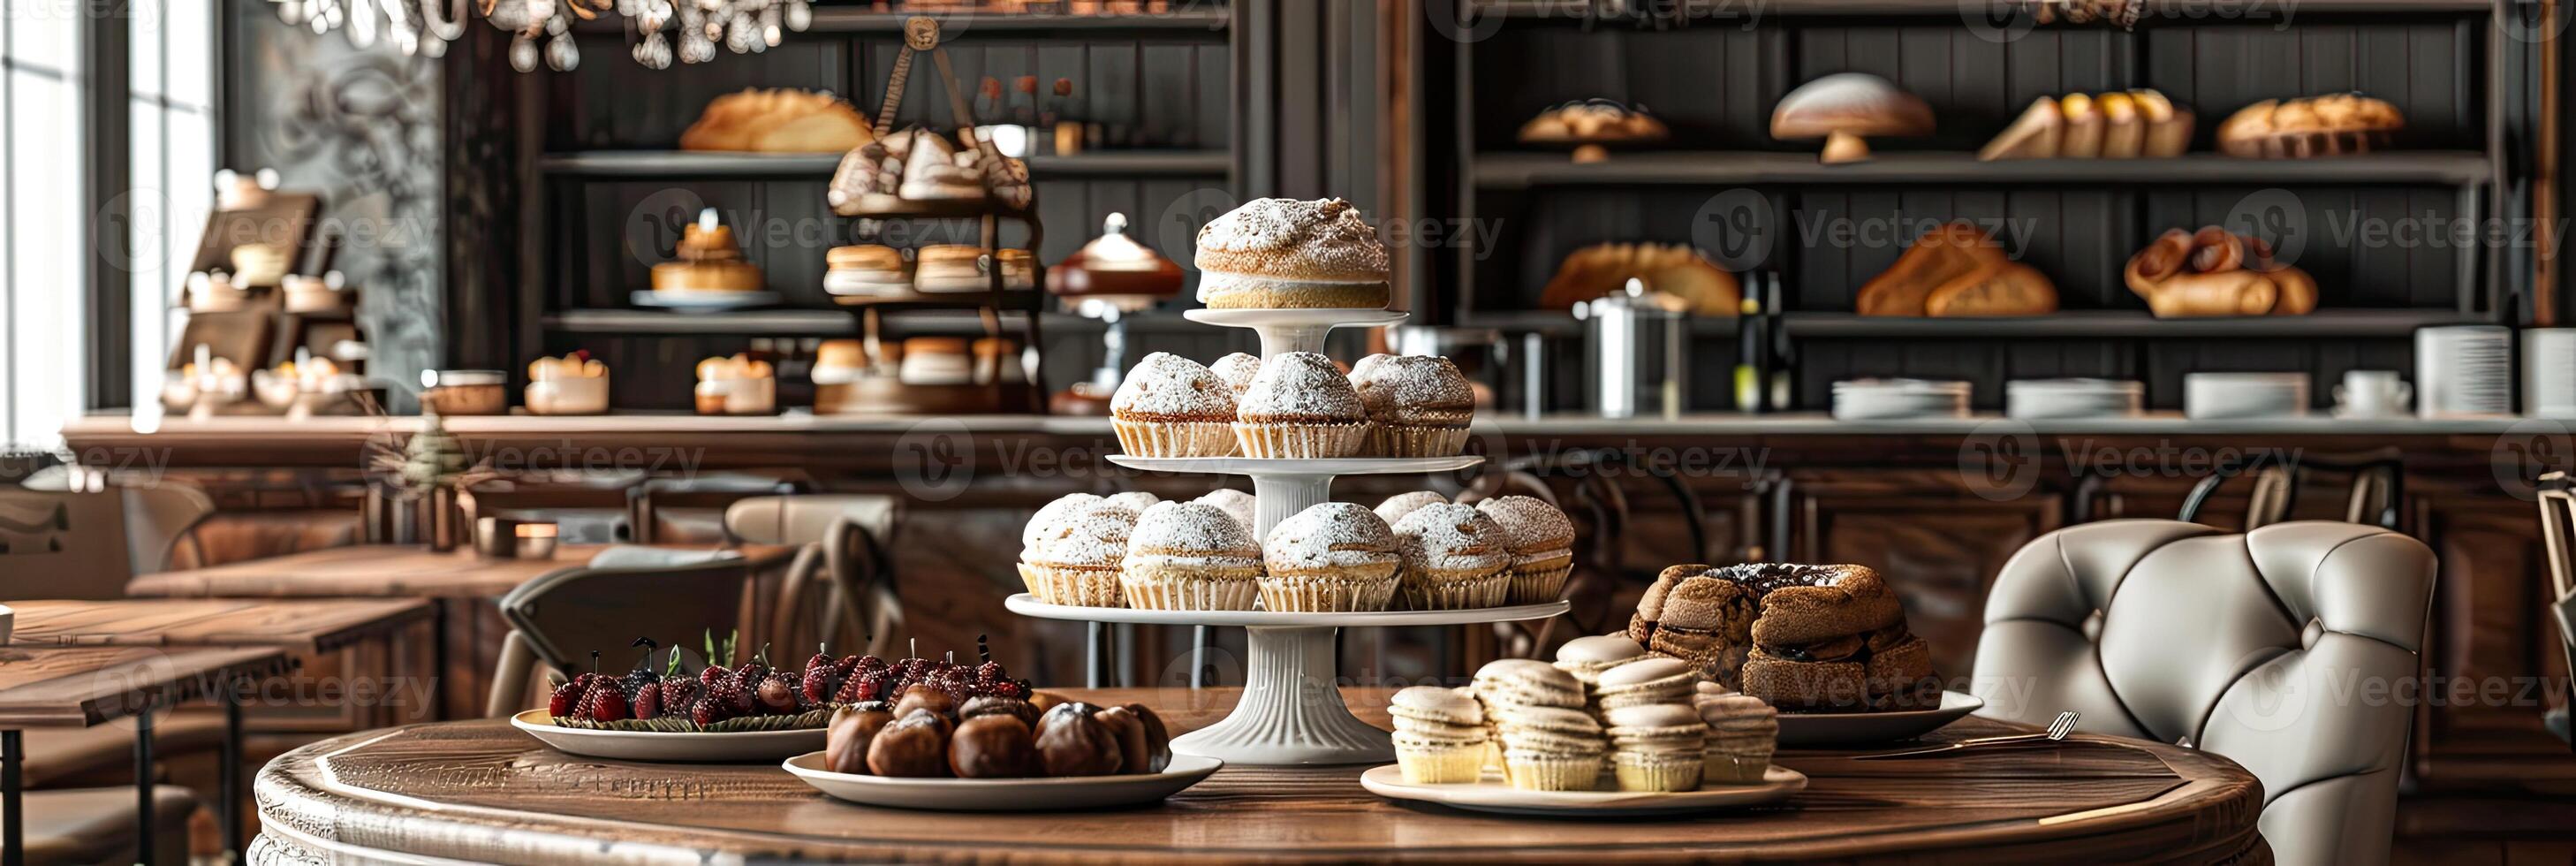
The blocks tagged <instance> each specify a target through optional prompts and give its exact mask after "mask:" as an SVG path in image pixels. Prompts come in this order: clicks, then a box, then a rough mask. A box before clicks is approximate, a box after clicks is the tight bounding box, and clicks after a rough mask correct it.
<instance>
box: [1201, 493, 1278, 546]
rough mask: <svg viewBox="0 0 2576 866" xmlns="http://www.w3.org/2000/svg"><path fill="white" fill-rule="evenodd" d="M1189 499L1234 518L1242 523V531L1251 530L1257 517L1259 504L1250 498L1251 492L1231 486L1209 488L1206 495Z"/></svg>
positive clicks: (1256, 540)
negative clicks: (1214, 507)
mask: <svg viewBox="0 0 2576 866" xmlns="http://www.w3.org/2000/svg"><path fill="white" fill-rule="evenodd" d="M1190 501H1192V502H1196V503H1199V504H1202V505H1214V506H1216V509H1217V510H1218V511H1223V512H1225V513H1226V516H1228V517H1232V518H1234V522H1236V523H1240V524H1243V531H1245V532H1251V531H1253V527H1254V526H1255V525H1256V523H1255V521H1256V520H1258V518H1259V508H1260V505H1261V503H1260V501H1259V500H1256V499H1254V498H1252V494H1249V493H1245V492H1243V491H1241V490H1236V489H1234V488H1232V487H1221V488H1218V489H1215V490H1210V491H1208V493H1207V495H1206V496H1201V497H1199V498H1197V499H1193V500H1190ZM1253 540H1254V541H1255V542H1256V543H1257V542H1259V541H1260V539H1258V538H1255V539H1253Z"/></svg>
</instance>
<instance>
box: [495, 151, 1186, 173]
mask: <svg viewBox="0 0 2576 866" xmlns="http://www.w3.org/2000/svg"><path fill="white" fill-rule="evenodd" d="M1028 163H1029V176H1030V177H1031V178H1033V179H1037V180H1046V179H1049V178H1058V177H1216V178H1221V177H1224V176H1225V175H1226V173H1227V172H1228V171H1231V170H1232V169H1233V167H1234V156H1233V154H1232V153H1230V152H1228V151H1223V150H1104V151H1095V152H1091V153H1082V154H1074V155H1071V156H1033V157H1029V158H1028ZM840 164H841V155H840V154H837V153H728V152H720V151H692V150H582V151H572V152H568V153H551V154H547V155H545V156H544V157H542V158H539V159H538V160H537V168H538V170H540V171H543V172H545V173H547V174H550V175H556V176H561V177H645V178H657V179H678V178H723V177H809V178H828V177H831V176H832V171H833V169H836V168H838V167H840Z"/></svg>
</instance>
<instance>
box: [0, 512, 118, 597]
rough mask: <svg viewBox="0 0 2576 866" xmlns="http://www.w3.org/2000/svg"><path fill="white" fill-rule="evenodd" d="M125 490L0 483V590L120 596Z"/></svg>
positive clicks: (0, 592)
mask: <svg viewBox="0 0 2576 866" xmlns="http://www.w3.org/2000/svg"><path fill="white" fill-rule="evenodd" d="M129 556H130V554H129V552H128V548H127V546H126V531H125V508H124V503H123V495H122V494H120V493H118V492H117V491H112V490H111V491H105V492H91V493H66V492H59V491H47V490H27V489H23V488H0V598H68V599H92V600H94V599H109V598H123V597H125V582H126V581H127V580H128V579H130V578H132V577H133V576H134V566H133V563H132V562H131V561H130V559H129Z"/></svg>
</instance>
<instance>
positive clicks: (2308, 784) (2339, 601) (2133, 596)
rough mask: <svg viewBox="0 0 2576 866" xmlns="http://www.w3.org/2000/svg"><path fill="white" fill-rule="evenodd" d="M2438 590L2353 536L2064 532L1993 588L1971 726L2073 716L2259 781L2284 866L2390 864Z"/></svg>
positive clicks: (2365, 535) (2426, 552) (2396, 544)
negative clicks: (2215, 761) (1978, 719)
mask: <svg viewBox="0 0 2576 866" xmlns="http://www.w3.org/2000/svg"><path fill="white" fill-rule="evenodd" d="M2433 571H2434V559H2433V552H2432V550H2431V549H2429V548H2426V547H2425V546H2424V544H2423V543H2422V542H2419V541H2416V540H2415V539H2412V538H2409V537H2407V536H2404V535H2400V534H2398V533H2395V532H2390V531H2388V530H2385V529H2379V528H2376V527H2369V526H2359V525H2354V524H2349V523H2332V522H2315V521H2309V522H2297V523H2282V524H2275V525H2272V526H2266V527H2263V528H2260V529H2256V530H2254V531H2252V532H2248V533H2244V534H2241V535H2240V534H2235V533H2229V532H2224V531H2221V530H2218V529H2213V528H2210V527H2207V526H2201V525H2198V524H2192V523H2182V522H2178V521H2171V520H2112V521H2104V522H2100V523H2089V524H2084V525H2081V526H2075V527H2071V528H2068V529H2061V530H2058V531H2056V532H2051V533H2049V534H2047V535H2043V536H2040V537H2039V538H2038V539H2037V540H2035V541H2032V542H2031V543H2030V544H2029V545H2028V546H2026V547H2023V548H2022V549H2021V552H2019V553H2016V554H2014V555H2013V558H2012V561H2010V562H2007V563H2005V564H2004V568H2003V572H2002V573H2001V574H1998V575H1997V576H1996V577H1995V584H1994V589H1993V591H1992V592H1991V593H1989V594H1988V595H1987V597H1986V626H1985V633H1984V635H1983V636H1982V637H1981V638H1979V639H1978V641H1977V669H1976V676H1975V678H1974V681H1973V682H1972V684H1971V685H1970V689H1971V690H1972V691H1974V692H1975V693H1976V694H1977V696H1978V697H1981V698H1984V699H1985V701H1986V708H1985V709H1984V710H1982V711H1980V715H1985V716H1989V717H1993V718H2000V719H2007V720H2012V721H2019V722H2027V723H2032V724H2046V723H2047V721H2048V720H2049V718H2050V717H2052V716H2054V715H2056V714H2057V712H2058V711H2060V710H2068V709H2071V710H2076V711H2079V712H2081V713H2083V722H2082V724H2081V725H2080V726H2079V729H2081V730H2084V731H2087V732H2091V733H2098V734H2115V735H2120V736H2128V737H2138V738H2142V739H2150V740H2157V741H2161V742H2167V743H2179V744H2182V745H2186V746H2192V747H2195V748H2200V749H2206V750H2208V751H2212V752H2216V753H2218V754H2221V755H2225V756H2227V757H2228V758H2229V759H2231V760H2234V761H2235V762H2237V763H2238V764H2241V765H2243V766H2244V767H2245V769H2247V770H2250V771H2252V772H2253V773H2254V775H2255V776H2256V777H2258V778H2260V779H2261V780H2262V782H2263V798H2264V800H2263V816H2262V819H2261V827H2262V831H2263V836H2264V839H2265V840H2266V841H2268V842H2269V843H2270V844H2271V846H2272V851H2273V853H2274V854H2275V855H2276V856H2277V857H2278V858H2279V861H2280V862H2282V863H2358V864H2376V863H2385V862H2387V860H2388V844H2389V824H2390V822H2391V821H2392V820H2394V816H2395V812H2396V807H2397V770H2398V764H2399V761H2400V760H2401V758H2402V756H2403V753H2404V750H2405V746H2406V733H2407V725H2408V723H2409V722H2410V721H2411V720H2412V718H2413V713H2412V707H2411V706H2410V705H2409V704H2408V703H2407V702H2406V700H2407V698H2409V697H2411V696H2412V693H2411V692H2410V691H2409V690H2408V689H2409V687H2411V686H2412V685H2413V684H2414V682H2415V679H2414V678H2415V676H2416V672H2417V666H2418V659H2417V655H2416V652H2417V650H2418V648H2419V647H2420V646H2421V645H2422V643H2423V639H2424V622H2425V616H2426V613H2427V611H2428V610H2429V606H2430V604H2431V598H2432V587H2433Z"/></svg>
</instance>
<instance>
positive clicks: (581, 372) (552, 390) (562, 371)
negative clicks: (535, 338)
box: [525, 352, 608, 415]
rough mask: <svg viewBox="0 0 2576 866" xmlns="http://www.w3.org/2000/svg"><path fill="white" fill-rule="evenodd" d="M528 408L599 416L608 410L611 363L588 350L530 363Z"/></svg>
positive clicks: (557, 412) (555, 413) (546, 412)
mask: <svg viewBox="0 0 2576 866" xmlns="http://www.w3.org/2000/svg"><path fill="white" fill-rule="evenodd" d="M525 396H526V398H527V404H528V411H529V412H531V413H534V414H538V415H597V414H600V413H603V412H606V411H608V365H606V364H602V363H600V362H599V361H598V360H597V359H594V358H592V357H590V353H588V352H573V353H571V354H568V355H565V356H563V357H561V358H538V359H536V360H535V361H531V362H529V363H528V387H527V390H526V392H525Z"/></svg>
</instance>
